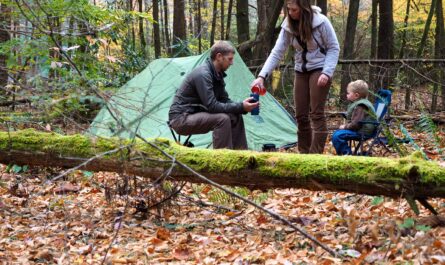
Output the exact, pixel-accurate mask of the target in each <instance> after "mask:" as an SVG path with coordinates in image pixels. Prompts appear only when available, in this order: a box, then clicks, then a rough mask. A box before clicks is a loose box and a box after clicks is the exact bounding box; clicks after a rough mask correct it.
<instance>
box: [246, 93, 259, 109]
mask: <svg viewBox="0 0 445 265" xmlns="http://www.w3.org/2000/svg"><path fill="white" fill-rule="evenodd" d="M253 100H255V99H254V98H252V97H250V98H246V99H245V100H243V108H244V111H246V112H251V111H252V110H253V109H254V108H256V107H258V106H259V105H260V102H252V103H251V102H250V101H253Z"/></svg>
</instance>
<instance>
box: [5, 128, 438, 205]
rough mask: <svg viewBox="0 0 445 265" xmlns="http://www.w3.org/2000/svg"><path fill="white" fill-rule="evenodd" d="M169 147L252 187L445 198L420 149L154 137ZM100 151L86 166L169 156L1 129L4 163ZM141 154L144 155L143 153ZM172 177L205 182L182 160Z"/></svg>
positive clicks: (227, 180)
mask: <svg viewBox="0 0 445 265" xmlns="http://www.w3.org/2000/svg"><path fill="white" fill-rule="evenodd" d="M153 141H155V142H156V143H157V145H158V146H159V147H161V148H162V149H163V150H164V151H165V152H167V153H169V154H171V155H174V156H175V158H176V159H177V160H178V161H181V162H183V163H185V164H187V165H189V166H190V167H192V168H193V169H195V170H197V171H198V172H200V173H202V174H203V175H205V176H207V177H208V178H209V179H212V180H213V181H215V182H218V183H220V184H225V185H232V186H246V187H249V188H252V189H269V188H304V189H309V190H331V191H345V192H353V193H361V194H369V195H385V196H389V197H399V196H410V197H414V198H426V197H445V168H444V167H441V166H440V165H439V164H438V163H436V162H429V161H424V160H422V157H421V156H420V155H418V154H413V155H411V156H409V157H405V158H400V159H389V158H381V157H354V156H343V157H341V156H328V155H300V154H288V153H261V152H254V151H233V150H203V149H195V148H186V147H182V146H179V145H177V144H175V143H172V142H170V141H168V140H165V139H156V140H153ZM123 145H124V146H125V145H128V147H125V148H121V149H120V150H119V151H117V152H114V153H110V154H107V155H104V156H101V157H97V158H95V159H93V160H91V161H89V163H87V164H86V165H85V166H83V167H82V168H81V169H85V170H91V171H112V172H125V173H127V174H135V175H139V176H143V177H149V178H157V177H159V176H160V174H162V173H163V172H165V171H166V170H167V169H168V168H170V167H171V161H168V160H166V158H165V157H164V156H163V155H162V154H161V153H160V152H159V151H158V150H156V149H155V148H153V147H151V146H150V145H148V144H146V143H144V142H142V141H139V140H135V141H130V140H121V139H113V138H110V139H104V138H88V137H86V136H83V135H71V136H62V135H59V134H55V133H43V132H36V131H34V130H23V131H18V132H11V133H7V132H0V163H4V164H9V163H14V164H18V165H25V164H26V165H37V166H51V167H62V168H71V167H75V166H77V165H79V164H81V163H83V162H85V161H87V160H88V159H90V158H91V157H93V156H95V155H97V154H99V153H103V152H107V151H110V150H117V149H119V147H122V146H123ZM141 156H143V157H144V159H141ZM170 175H171V177H173V178H174V179H177V180H186V181H190V182H202V180H200V179H199V178H197V177H195V176H193V174H191V173H190V172H187V171H186V170H185V169H183V168H181V167H178V166H176V167H175V168H174V169H173V170H172V172H171V174H170Z"/></svg>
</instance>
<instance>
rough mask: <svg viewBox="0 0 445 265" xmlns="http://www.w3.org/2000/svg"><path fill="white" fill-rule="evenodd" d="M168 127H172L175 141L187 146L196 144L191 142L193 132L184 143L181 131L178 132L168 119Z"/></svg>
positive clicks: (171, 130)
mask: <svg viewBox="0 0 445 265" xmlns="http://www.w3.org/2000/svg"><path fill="white" fill-rule="evenodd" d="M167 125H168V128H169V129H170V132H171V133H172V136H173V139H174V140H175V142H177V143H178V144H180V145H183V146H187V147H195V145H194V144H193V143H192V142H190V137H192V134H190V135H186V136H187V138H186V139H185V141H184V143H181V135H180V134H179V133H176V132H175V130H173V128H172V127H171V125H170V121H167Z"/></svg>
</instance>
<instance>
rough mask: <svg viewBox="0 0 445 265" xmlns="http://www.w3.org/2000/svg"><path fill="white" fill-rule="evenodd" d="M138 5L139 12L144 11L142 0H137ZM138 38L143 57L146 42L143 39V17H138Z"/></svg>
mask: <svg viewBox="0 0 445 265" xmlns="http://www.w3.org/2000/svg"><path fill="white" fill-rule="evenodd" d="M138 5H139V12H140V13H143V12H144V9H143V8H144V6H143V1H142V0H138ZM139 38H140V41H141V50H142V53H143V54H144V57H146V52H147V51H146V46H147V42H146V41H145V35H144V19H143V18H142V17H140V18H139Z"/></svg>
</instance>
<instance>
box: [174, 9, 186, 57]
mask: <svg viewBox="0 0 445 265" xmlns="http://www.w3.org/2000/svg"><path fill="white" fill-rule="evenodd" d="M173 2H174V8H173V45H174V47H175V48H174V56H185V55H186V53H185V47H184V42H183V41H185V40H187V29H186V26H187V23H186V21H185V0H174V1H173Z"/></svg>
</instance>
